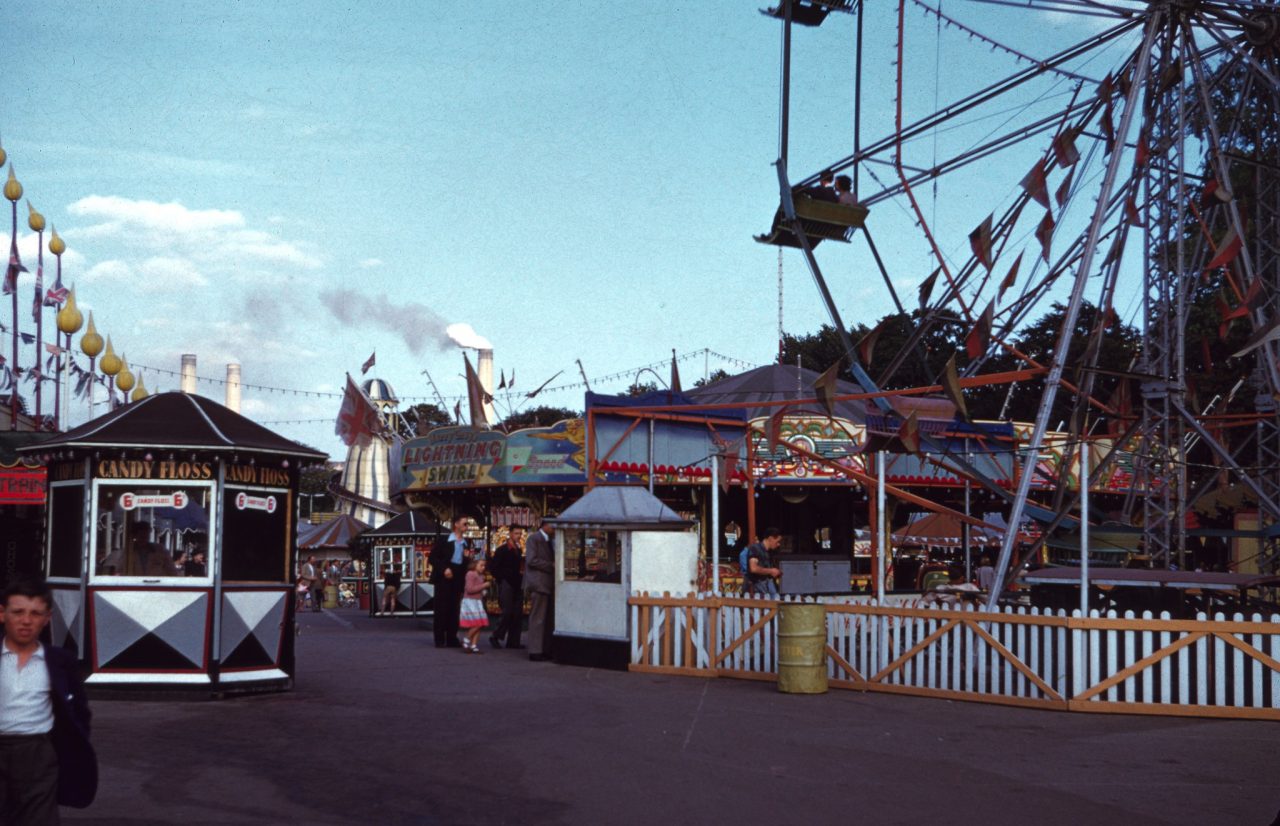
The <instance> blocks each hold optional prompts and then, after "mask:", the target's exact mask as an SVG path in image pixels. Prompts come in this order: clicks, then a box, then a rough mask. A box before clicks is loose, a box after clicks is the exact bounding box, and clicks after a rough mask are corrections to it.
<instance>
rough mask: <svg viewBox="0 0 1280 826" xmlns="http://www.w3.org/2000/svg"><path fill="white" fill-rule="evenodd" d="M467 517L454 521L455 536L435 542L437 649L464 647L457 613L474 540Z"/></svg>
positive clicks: (433, 575)
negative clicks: (469, 532) (468, 535)
mask: <svg viewBox="0 0 1280 826" xmlns="http://www.w3.org/2000/svg"><path fill="white" fill-rule="evenodd" d="M466 531H467V517H465V516H457V517H454V520H453V533H451V534H449V535H448V536H447V537H445V538H444V539H438V540H436V544H435V545H433V546H432V548H431V556H430V557H429V559H430V561H431V580H430V581H431V584H432V586H434V589H435V595H434V596H433V597H432V606H433V608H432V610H433V614H434V616H433V618H432V621H431V628H432V630H433V631H434V632H435V640H436V648H445V647H448V648H461V647H462V642H461V641H460V640H459V639H458V611H459V610H460V609H461V608H462V586H463V584H464V579H465V578H466V574H467V557H468V556H469V555H470V554H471V540H469V539H467V538H466Z"/></svg>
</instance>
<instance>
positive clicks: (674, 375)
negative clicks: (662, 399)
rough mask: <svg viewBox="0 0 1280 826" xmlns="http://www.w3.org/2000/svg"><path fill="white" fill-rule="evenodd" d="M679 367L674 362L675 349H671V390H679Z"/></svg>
mask: <svg viewBox="0 0 1280 826" xmlns="http://www.w3.org/2000/svg"><path fill="white" fill-rule="evenodd" d="M680 389H681V388H680V367H679V365H677V364H676V351H675V350H672V351H671V392H673V393H679V392H680Z"/></svg>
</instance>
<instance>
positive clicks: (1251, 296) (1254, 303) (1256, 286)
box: [1244, 278, 1265, 310]
mask: <svg viewBox="0 0 1280 826" xmlns="http://www.w3.org/2000/svg"><path fill="white" fill-rule="evenodd" d="M1260 298H1262V279H1261V278H1255V279H1253V283H1251V284H1250V285H1249V289H1247V290H1245V293H1244V305H1245V306H1246V307H1248V308H1249V309H1250V310H1254V309H1257V307H1258V299H1260ZM1264 303H1265V302H1264Z"/></svg>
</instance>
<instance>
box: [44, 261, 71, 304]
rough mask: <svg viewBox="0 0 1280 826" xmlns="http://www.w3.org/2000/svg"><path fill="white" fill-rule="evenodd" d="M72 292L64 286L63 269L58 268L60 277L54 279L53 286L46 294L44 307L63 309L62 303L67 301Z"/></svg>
mask: <svg viewBox="0 0 1280 826" xmlns="http://www.w3.org/2000/svg"><path fill="white" fill-rule="evenodd" d="M70 292H71V291H70V290H68V289H67V288H66V287H64V286H62V267H58V277H57V278H56V279H54V282H53V286H52V287H50V288H49V291H48V292H46V293H45V294H44V306H46V307H61V306H62V302H64V301H66V300H67V295H68V294H69V293H70Z"/></svg>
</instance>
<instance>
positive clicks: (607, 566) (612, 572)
mask: <svg viewBox="0 0 1280 826" xmlns="http://www.w3.org/2000/svg"><path fill="white" fill-rule="evenodd" d="M564 578H565V580H572V581H577V582H615V583H617V582H622V542H621V541H620V540H619V538H618V532H617V531H604V530H584V531H566V532H565V538H564Z"/></svg>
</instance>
